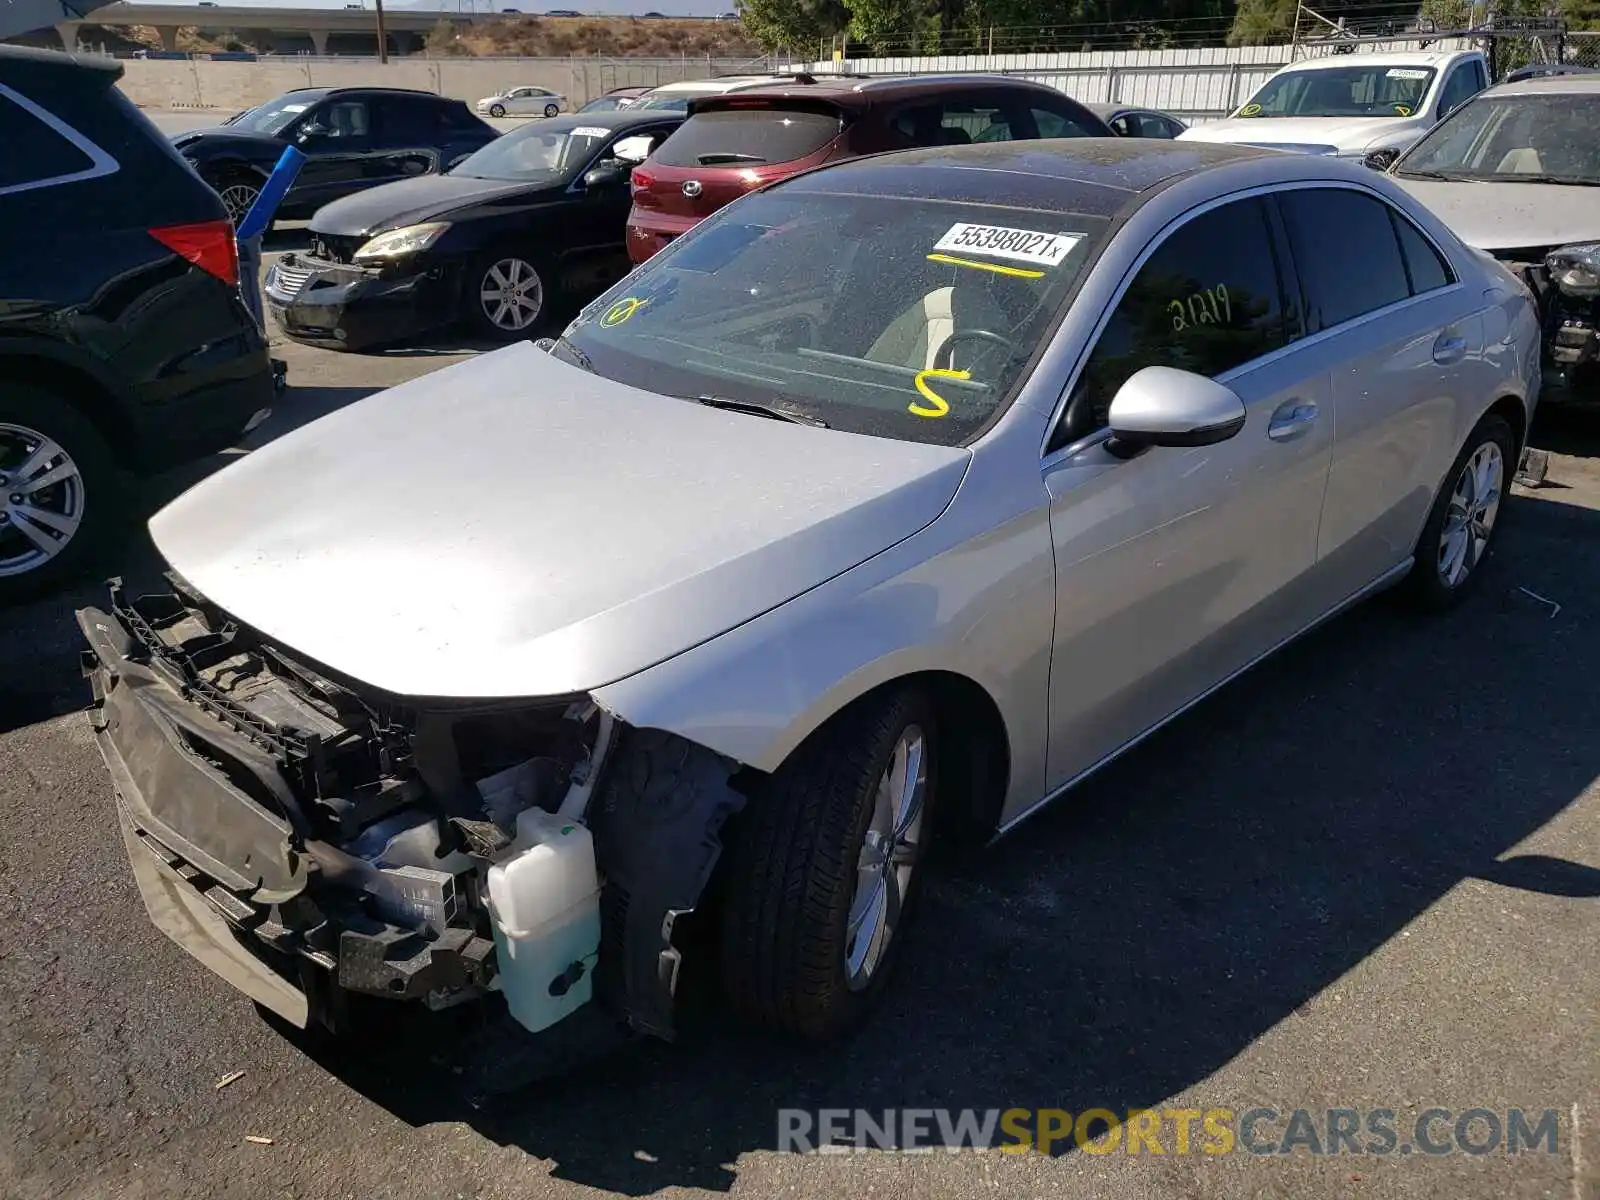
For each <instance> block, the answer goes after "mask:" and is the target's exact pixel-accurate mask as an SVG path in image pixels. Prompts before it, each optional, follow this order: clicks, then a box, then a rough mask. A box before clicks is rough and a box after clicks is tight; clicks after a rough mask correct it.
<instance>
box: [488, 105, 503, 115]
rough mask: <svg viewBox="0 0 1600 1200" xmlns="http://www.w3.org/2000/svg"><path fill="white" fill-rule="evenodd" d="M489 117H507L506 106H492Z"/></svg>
mask: <svg viewBox="0 0 1600 1200" xmlns="http://www.w3.org/2000/svg"><path fill="white" fill-rule="evenodd" d="M489 115H490V116H491V117H503V116H505V115H506V106H505V105H504V104H495V105H491V106H490V108H489Z"/></svg>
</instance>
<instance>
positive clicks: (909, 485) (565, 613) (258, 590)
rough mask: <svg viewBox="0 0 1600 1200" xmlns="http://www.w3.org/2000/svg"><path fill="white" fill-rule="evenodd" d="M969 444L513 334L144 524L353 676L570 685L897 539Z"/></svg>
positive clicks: (393, 685)
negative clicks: (776, 411)
mask: <svg viewBox="0 0 1600 1200" xmlns="http://www.w3.org/2000/svg"><path fill="white" fill-rule="evenodd" d="M968 461H969V454H968V452H967V451H966V450H963V449H960V448H954V447H941V446H929V445H921V444H918V443H913V442H900V441H894V440H891V439H887V438H875V437H867V436H865V435H860V434H850V433H842V432H838V431H834V430H827V429H816V428H811V427H808V426H802V425H792V424H788V423H786V422H782V421H775V420H769V419H767V418H764V417H758V416H751V415H748V414H743V413H734V412H726V411H721V410H716V409H711V408H705V407H702V406H700V405H697V404H694V403H691V402H686V401H682V400H674V399H670V398H667V397H663V396H657V395H653V394H651V393H648V392H644V391H639V390H636V389H633V388H629V387H625V386H623V385H621V384H617V383H613V382H610V381H608V380H605V379H602V378H600V377H599V376H597V375H592V374H589V373H588V372H586V371H583V370H581V369H580V368H578V367H575V366H571V365H568V364H566V363H563V362H561V361H559V360H557V359H555V358H552V357H550V356H549V355H548V354H546V353H544V352H543V351H542V350H539V349H537V348H535V347H534V346H532V345H530V344H528V343H523V344H521V345H517V346H512V347H508V348H506V349H504V350H500V351H497V352H495V353H492V354H486V355H483V356H481V357H479V358H477V359H474V360H472V361H470V362H466V363H462V364H460V365H458V366H455V367H450V368H446V369H445V370H442V371H438V372H436V373H434V374H432V375H429V376H426V377H424V378H422V379H417V380H413V381H412V382H410V383H407V384H404V385H402V386H400V387H397V388H392V389H390V390H389V391H386V392H381V393H379V394H377V395H375V396H372V397H369V398H368V399H366V400H363V401H361V402H359V403H356V404H353V405H351V406H349V407H347V408H344V409H341V410H339V411H338V412H335V413H333V414H331V415H329V416H327V417H324V418H323V419H321V420H319V421H316V422H314V423H312V424H310V425H307V426H305V427H303V428H301V429H298V430H296V431H294V432H292V433H289V434H286V435H285V436H283V437H281V438H279V439H277V440H276V441H274V442H271V443H269V444H268V445H266V446H265V447H263V448H262V449H260V450H256V451H255V452H254V453H252V454H249V455H247V456H246V457H244V458H243V459H241V460H239V461H238V462H236V463H235V464H233V465H231V466H229V467H227V468H225V469H224V470H222V471H219V472H218V473H217V474H215V475H213V476H211V477H210V478H209V479H207V480H205V481H203V482H202V483H200V484H198V485H197V486H195V487H194V488H192V489H191V490H190V491H188V492H186V493H184V494H183V495H182V496H180V497H178V499H176V500H174V501H173V502H172V503H171V504H170V505H168V506H167V507H166V508H164V509H163V510H161V511H160V512H159V513H157V514H156V515H155V516H154V517H153V518H151V521H150V532H151V536H152V537H153V538H154V540H155V543H156V546H157V547H158V548H159V549H160V551H161V553H162V554H163V555H164V556H165V557H166V559H167V562H168V563H169V564H170V565H171V566H172V568H173V569H174V570H175V571H177V573H178V574H179V575H181V576H182V577H183V578H184V579H186V580H187V581H188V582H189V583H190V584H191V585H193V586H194V587H195V588H197V589H198V590H199V591H200V592H201V593H202V594H204V595H205V596H206V597H208V598H209V599H210V600H211V601H213V602H214V603H216V604H217V605H219V606H220V607H221V608H222V609H224V610H225V611H226V612H228V613H229V614H231V615H232V616H233V617H234V618H236V619H237V620H239V621H242V622H244V623H245V624H246V625H249V626H252V627H254V628H255V629H256V630H258V631H259V632H260V633H261V634H262V635H263V636H265V637H267V638H269V639H270V640H273V641H275V642H278V643H280V644H282V645H283V646H284V647H286V648H288V649H289V650H291V651H293V652H296V653H298V654H301V655H304V656H305V657H307V658H309V659H312V660H314V661H316V662H318V663H321V664H322V665H323V666H325V667H327V668H329V669H331V670H332V671H335V672H338V673H341V674H343V675H346V676H348V677H350V678H352V679H355V680H358V681H360V682H362V683H365V684H368V685H370V686H373V687H376V688H379V689H382V690H384V691H386V692H389V693H393V694H395V695H399V696H407V697H439V698H446V697H448V698H473V699H505V698H512V697H526V696H551V695H566V694H572V693H578V692H586V691H589V690H592V689H593V688H596V687H600V686H602V685H604V684H607V683H612V682H615V681H616V680H618V679H621V678H624V677H626V676H628V675H631V674H633V673H635V672H637V671H640V670H643V669H644V668H646V667H649V666H651V665H653V664H655V663H657V662H660V661H662V660H664V659H667V658H669V657H671V656H673V655H675V654H678V653H680V652H682V651H684V650H687V649H689V648H690V647H692V646H695V645H697V644H699V643H701V642H703V641H705V640H707V639H709V638H713V637H716V636H717V635H718V634H720V633H723V632H725V631H726V630H729V629H731V628H733V627H734V626H736V625H738V624H740V623H742V622H744V621H747V620H749V619H750V618H752V617H755V616H757V615H759V614H760V613H762V612H764V611H766V610H768V609H771V608H773V607H775V606H777V605H779V604H782V603H783V602H784V601H786V600H789V599H791V598H793V597H794V596H797V595H799V594H800V593H801V592H804V591H806V590H807V589H809V588H813V587H815V586H817V585H818V584H820V583H822V582H824V581H826V580H827V579H829V578H831V577H833V576H835V575H838V574H839V573H841V572H843V571H847V570H849V569H850V568H851V567H853V566H855V565H857V564H858V563H861V562H863V561H865V560H866V559H868V558H870V557H871V556H873V555H875V554H877V553H879V552H881V551H883V550H885V549H887V548H888V547H890V546H892V545H894V544H895V543H896V542H899V541H902V540H903V539H905V538H907V537H910V536H911V535H912V534H914V533H916V532H917V531H918V530H919V529H922V528H923V527H925V526H926V525H928V524H929V523H930V522H932V521H933V520H934V519H935V518H936V517H937V516H938V515H939V514H940V513H941V512H942V511H943V510H944V508H945V507H946V505H947V504H948V503H949V502H950V499H951V497H952V496H954V494H955V491H956V487H957V485H958V484H959V483H960V480H961V477H962V475H963V473H964V472H965V470H966V466H967V463H968ZM774 669H775V670H777V671H779V672H780V674H781V671H782V669H783V668H782V664H775V666H774ZM778 686H782V685H781V679H780V680H779V683H778Z"/></svg>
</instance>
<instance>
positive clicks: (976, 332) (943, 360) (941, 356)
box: [933, 329, 1017, 370]
mask: <svg viewBox="0 0 1600 1200" xmlns="http://www.w3.org/2000/svg"><path fill="white" fill-rule="evenodd" d="M962 341H970V342H988V343H990V344H991V345H995V346H999V347H1000V348H1001V349H1002V350H1005V351H1007V352H1008V353H1015V352H1016V350H1017V344H1016V343H1015V342H1014V341H1012V340H1011V339H1010V338H1008V337H1005V336H1004V335H1002V334H998V333H995V332H994V331H993V330H992V329H958V330H956V331H955V332H954V333H952V334H951V335H950V336H949V337H947V338H945V340H944V344H943V345H942V346H940V347H939V351H938V353H937V354H935V355H934V356H933V365H934V367H935V369H943V370H948V369H949V367H950V363H951V362H952V361H953V360H954V358H955V348H956V343H957V342H962Z"/></svg>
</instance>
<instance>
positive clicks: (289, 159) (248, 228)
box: [237, 146, 306, 242]
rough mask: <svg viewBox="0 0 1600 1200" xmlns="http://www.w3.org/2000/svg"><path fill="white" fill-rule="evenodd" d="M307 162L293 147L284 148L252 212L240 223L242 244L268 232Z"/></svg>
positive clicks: (239, 234) (239, 229) (246, 214)
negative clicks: (275, 215)
mask: <svg viewBox="0 0 1600 1200" xmlns="http://www.w3.org/2000/svg"><path fill="white" fill-rule="evenodd" d="M305 161H306V156H305V155H304V154H301V153H300V151H298V150H296V149H295V148H294V147H293V146H285V147H284V149H283V154H282V155H281V156H280V157H279V158H278V165H277V166H275V167H273V168H272V174H271V175H269V176H268V177H267V182H266V183H264V184H263V185H262V186H261V194H260V195H258V196H257V197H256V202H255V203H254V204H252V205H251V206H250V211H249V212H247V213H245V215H244V220H242V221H240V222H239V228H238V230H237V234H238V238H239V240H240V241H241V242H243V241H248V240H249V239H250V238H253V237H256V236H258V235H260V234H262V233H264V232H266V228H267V226H268V225H270V224H272V217H273V214H274V213H276V212H277V211H278V205H280V204H282V203H283V198H284V196H286V195H287V194H288V192H289V189H290V188H291V187H293V186H294V181H295V178H296V177H297V176H298V175H299V174H300V168H301V167H302V166H304V165H305Z"/></svg>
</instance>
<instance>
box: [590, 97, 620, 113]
mask: <svg viewBox="0 0 1600 1200" xmlns="http://www.w3.org/2000/svg"><path fill="white" fill-rule="evenodd" d="M632 103H633V101H632V100H629V99H627V98H626V97H625V96H601V97H600V98H599V99H598V100H591V101H589V103H587V104H585V105H584V106H583V107H582V108H580V109H579V110H578V111H579V112H581V113H586V112H616V111H617V109H619V108H627V107H629V106H630V105H631V104H632Z"/></svg>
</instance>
